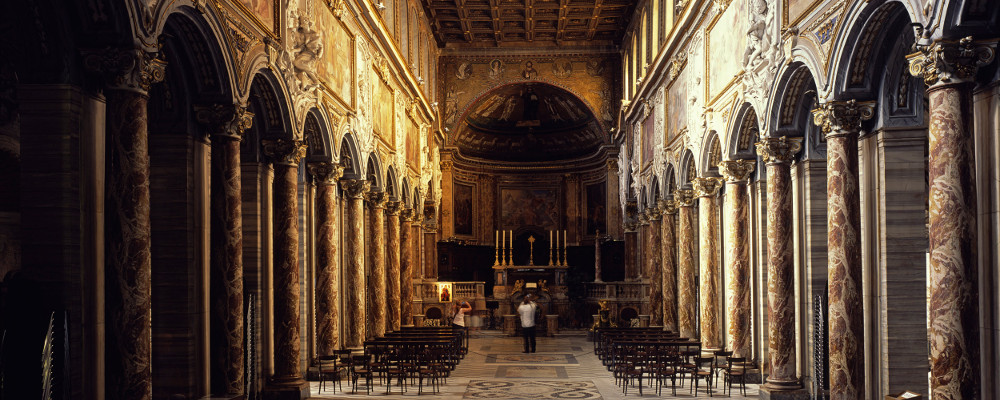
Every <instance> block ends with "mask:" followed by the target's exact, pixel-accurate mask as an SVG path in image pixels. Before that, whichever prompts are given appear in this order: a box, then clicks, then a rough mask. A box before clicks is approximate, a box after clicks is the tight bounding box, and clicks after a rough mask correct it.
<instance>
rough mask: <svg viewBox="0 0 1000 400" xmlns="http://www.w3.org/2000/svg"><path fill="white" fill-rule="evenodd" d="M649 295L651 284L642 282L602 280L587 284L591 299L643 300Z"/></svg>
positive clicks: (588, 294)
mask: <svg viewBox="0 0 1000 400" xmlns="http://www.w3.org/2000/svg"><path fill="white" fill-rule="evenodd" d="M648 297H649V285H648V284H645V283H642V282H602V283H588V284H587V298H588V299H589V300H605V299H614V300H629V301H635V300H643V299H646V298H648Z"/></svg>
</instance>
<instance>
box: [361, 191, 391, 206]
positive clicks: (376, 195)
mask: <svg viewBox="0 0 1000 400" xmlns="http://www.w3.org/2000/svg"><path fill="white" fill-rule="evenodd" d="M365 200H366V201H368V205H370V206H371V207H372V208H385V205H386V203H388V202H389V196H388V195H386V194H385V192H376V191H372V190H369V191H368V193H367V194H366V195H365Z"/></svg>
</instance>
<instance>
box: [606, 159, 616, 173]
mask: <svg viewBox="0 0 1000 400" xmlns="http://www.w3.org/2000/svg"><path fill="white" fill-rule="evenodd" d="M606 163H607V168H608V171H618V160H617V159H614V158H609V159H607V161H606Z"/></svg>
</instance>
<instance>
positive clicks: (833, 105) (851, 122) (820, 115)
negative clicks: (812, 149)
mask: <svg viewBox="0 0 1000 400" xmlns="http://www.w3.org/2000/svg"><path fill="white" fill-rule="evenodd" d="M812 114H813V123H814V124H816V126H819V127H820V129H822V130H823V135H825V136H826V137H828V138H829V137H837V136H845V135H849V134H856V133H858V132H859V131H861V121H867V120H869V119H871V118H872V116H874V115H875V102H874V101H863V102H858V101H857V100H854V99H851V100H847V101H830V102H826V103H823V104H820V105H819V107H818V108H816V109H814V110H812Z"/></svg>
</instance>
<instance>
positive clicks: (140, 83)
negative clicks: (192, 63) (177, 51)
mask: <svg viewBox="0 0 1000 400" xmlns="http://www.w3.org/2000/svg"><path fill="white" fill-rule="evenodd" d="M83 65H84V67H85V68H86V69H87V70H89V71H92V72H97V73H100V74H101V75H102V76H103V77H104V79H105V81H106V84H107V85H108V88H110V89H116V90H132V91H137V92H140V93H141V94H143V95H145V94H147V92H149V87H150V85H152V84H154V83H157V82H161V81H163V78H164V77H165V75H164V74H165V73H166V68H167V62H166V61H164V60H162V59H160V58H157V57H155V56H154V54H153V53H149V52H146V51H143V50H140V49H127V50H123V49H117V48H109V49H105V50H98V51H88V52H85V53H84V57H83Z"/></svg>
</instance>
